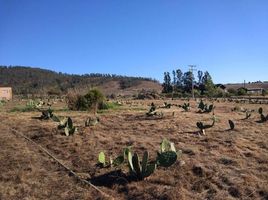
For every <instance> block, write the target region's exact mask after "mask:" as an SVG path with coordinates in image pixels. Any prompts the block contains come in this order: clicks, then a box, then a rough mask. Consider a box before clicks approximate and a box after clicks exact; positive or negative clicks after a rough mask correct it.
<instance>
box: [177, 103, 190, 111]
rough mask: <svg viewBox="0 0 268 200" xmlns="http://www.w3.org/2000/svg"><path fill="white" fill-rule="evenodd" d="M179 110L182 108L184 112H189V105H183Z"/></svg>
mask: <svg viewBox="0 0 268 200" xmlns="http://www.w3.org/2000/svg"><path fill="white" fill-rule="evenodd" d="M179 107H180V108H182V109H183V110H184V111H185V112H188V111H189V110H190V103H184V104H183V105H179Z"/></svg>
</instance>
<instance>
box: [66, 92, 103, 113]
mask: <svg viewBox="0 0 268 200" xmlns="http://www.w3.org/2000/svg"><path fill="white" fill-rule="evenodd" d="M66 100H67V104H68V108H69V109H70V110H82V111H85V110H94V112H96V111H97V109H98V108H99V107H100V105H101V104H103V103H104V100H105V97H104V95H103V94H102V93H101V92H100V91H99V90H98V89H92V90H90V91H89V92H88V93H87V94H86V95H84V96H83V95H81V94H77V93H68V94H67V97H66Z"/></svg>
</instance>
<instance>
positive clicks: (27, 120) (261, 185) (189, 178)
mask: <svg viewBox="0 0 268 200" xmlns="http://www.w3.org/2000/svg"><path fill="white" fill-rule="evenodd" d="M154 102H155V103H156V104H157V105H162V104H163V101H154ZM170 102H172V103H175V104H182V101H170ZM150 103H151V101H131V102H128V103H127V104H125V105H124V106H123V107H122V108H120V109H119V110H116V111H108V112H104V113H102V114H100V118H101V122H100V123H99V124H97V125H96V126H95V127H87V128H85V127H84V121H85V119H86V118H87V117H88V116H89V114H88V113H87V112H55V114H57V115H61V116H71V117H72V118H73V120H74V123H75V125H77V126H78V129H79V131H78V133H77V134H75V135H73V136H70V137H66V136H64V135H62V134H61V133H60V132H59V131H58V130H57V129H56V124H55V122H52V121H40V120H37V119H34V118H32V117H37V116H39V113H38V112H29V113H18V112H17V113H10V112H7V111H6V110H4V109H2V112H0V120H1V125H0V130H1V137H0V149H1V153H0V164H1V173H0V199H102V198H103V196H102V195H101V194H100V193H98V192H97V191H96V190H94V189H93V188H92V187H89V186H86V185H83V184H81V183H79V182H78V181H77V180H76V179H75V178H74V177H71V176H69V175H68V172H66V171H65V170H64V169H63V168H62V167H60V166H59V165H58V164H57V163H56V162H55V161H54V160H52V159H51V158H49V157H48V156H47V155H46V154H44V153H43V152H41V151H40V150H39V149H38V148H37V147H36V146H34V145H33V144H31V143H29V142H28V141H26V140H25V139H23V138H21V137H20V136H18V135H16V134H13V133H12V131H11V130H10V128H15V129H16V130H18V131H20V132H22V133H23V134H24V135H26V136H27V137H29V138H31V139H32V140H34V141H35V142H36V143H37V144H39V145H41V146H42V147H44V148H46V149H47V150H48V151H49V152H51V153H52V154H53V155H54V156H56V157H57V158H58V159H59V160H61V161H62V162H64V163H65V164H66V165H67V166H69V167H70V168H71V169H73V170H74V171H75V172H76V173H78V174H79V175H81V176H82V177H84V178H88V180H91V181H92V182H93V183H94V184H96V185H97V186H98V187H99V188H100V189H101V190H103V191H104V192H105V193H107V194H109V195H110V196H112V197H114V198H115V199H185V200H188V199H217V200H218V199H222V200H223V199H224V200H225V199H230V200H231V199H245V200H247V199H261V200H262V199H263V200H264V199H268V139H267V134H268V122H266V123H257V122H256V121H258V120H259V115H258V114H257V113H256V112H255V113H253V116H252V117H251V118H249V119H247V120H242V119H243V118H244V115H245V114H244V113H239V112H232V111H231V108H233V107H234V106H235V105H236V104H234V103H215V105H216V109H215V115H216V116H217V118H218V121H217V122H216V124H215V126H214V127H213V128H211V129H208V130H207V131H206V135H205V136H199V135H198V134H196V131H197V128H196V122H197V121H203V122H205V123H211V114H198V113H197V112H196V111H197V109H196V104H197V103H196V102H191V105H192V106H193V108H192V110H191V111H190V112H182V110H181V109H179V108H176V107H172V108H171V109H162V112H163V113H164V117H163V118H162V119H161V118H148V117H145V112H146V110H147V109H148V108H149V107H148V105H149V104H150ZM7 106H8V105H7ZM57 106H58V107H61V106H62V105H57ZM239 106H240V105H239ZM242 106H243V107H244V108H249V109H255V110H256V109H257V108H258V107H259V105H242ZM11 107H12V105H9V108H11ZM263 108H264V110H265V112H266V113H268V106H267V105H265V106H264V105H263ZM173 112H175V116H173V115H172V113H173ZM228 119H232V120H233V121H234V122H235V124H236V127H235V130H232V131H227V129H228V128H229V125H228ZM163 138H167V139H169V140H171V141H172V142H174V143H175V145H176V147H177V149H181V150H182V151H183V155H182V158H181V159H182V160H183V161H184V162H185V164H184V165H182V166H180V165H179V164H178V163H177V164H175V165H173V166H172V167H171V168H169V169H163V168H159V169H157V171H156V172H155V173H154V174H153V175H152V176H150V177H148V178H147V179H146V180H144V181H140V182H136V181H129V183H127V184H120V181H113V180H110V182H108V179H107V180H106V182H103V181H100V180H101V179H96V177H101V175H105V174H107V173H109V172H111V171H112V169H109V168H108V169H99V168H97V167H96V163H97V155H98V153H99V152H100V151H105V153H106V154H108V155H113V156H116V155H118V154H119V153H121V151H122V149H123V148H124V147H126V146H128V145H132V146H133V150H134V151H137V152H138V153H139V154H141V153H142V152H143V151H144V150H145V149H146V150H148V151H149V153H150V155H151V156H152V157H154V156H155V155H156V151H157V150H158V149H159V143H160V141H161V140H162V139H163ZM118 173H119V172H117V174H118ZM114 174H116V173H115V172H114ZM121 183H122V181H121Z"/></svg>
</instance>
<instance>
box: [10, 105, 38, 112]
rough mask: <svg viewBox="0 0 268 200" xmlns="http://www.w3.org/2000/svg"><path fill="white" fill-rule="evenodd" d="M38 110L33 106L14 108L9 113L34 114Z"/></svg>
mask: <svg viewBox="0 0 268 200" xmlns="http://www.w3.org/2000/svg"><path fill="white" fill-rule="evenodd" d="M33 111H36V109H35V108H34V107H32V106H23V107H14V108H11V109H10V110H9V112H33Z"/></svg>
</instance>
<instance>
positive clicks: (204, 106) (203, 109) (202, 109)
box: [198, 99, 215, 113]
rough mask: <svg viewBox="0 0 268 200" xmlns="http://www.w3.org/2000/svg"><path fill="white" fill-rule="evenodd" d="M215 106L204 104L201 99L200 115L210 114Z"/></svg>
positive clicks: (199, 105)
mask: <svg viewBox="0 0 268 200" xmlns="http://www.w3.org/2000/svg"><path fill="white" fill-rule="evenodd" d="M214 108H215V106H214V105H213V104H210V105H209V104H206V103H204V102H203V100H202V99H201V101H200V102H199V104H198V109H199V112H200V113H210V112H212V111H213V110H214Z"/></svg>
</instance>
